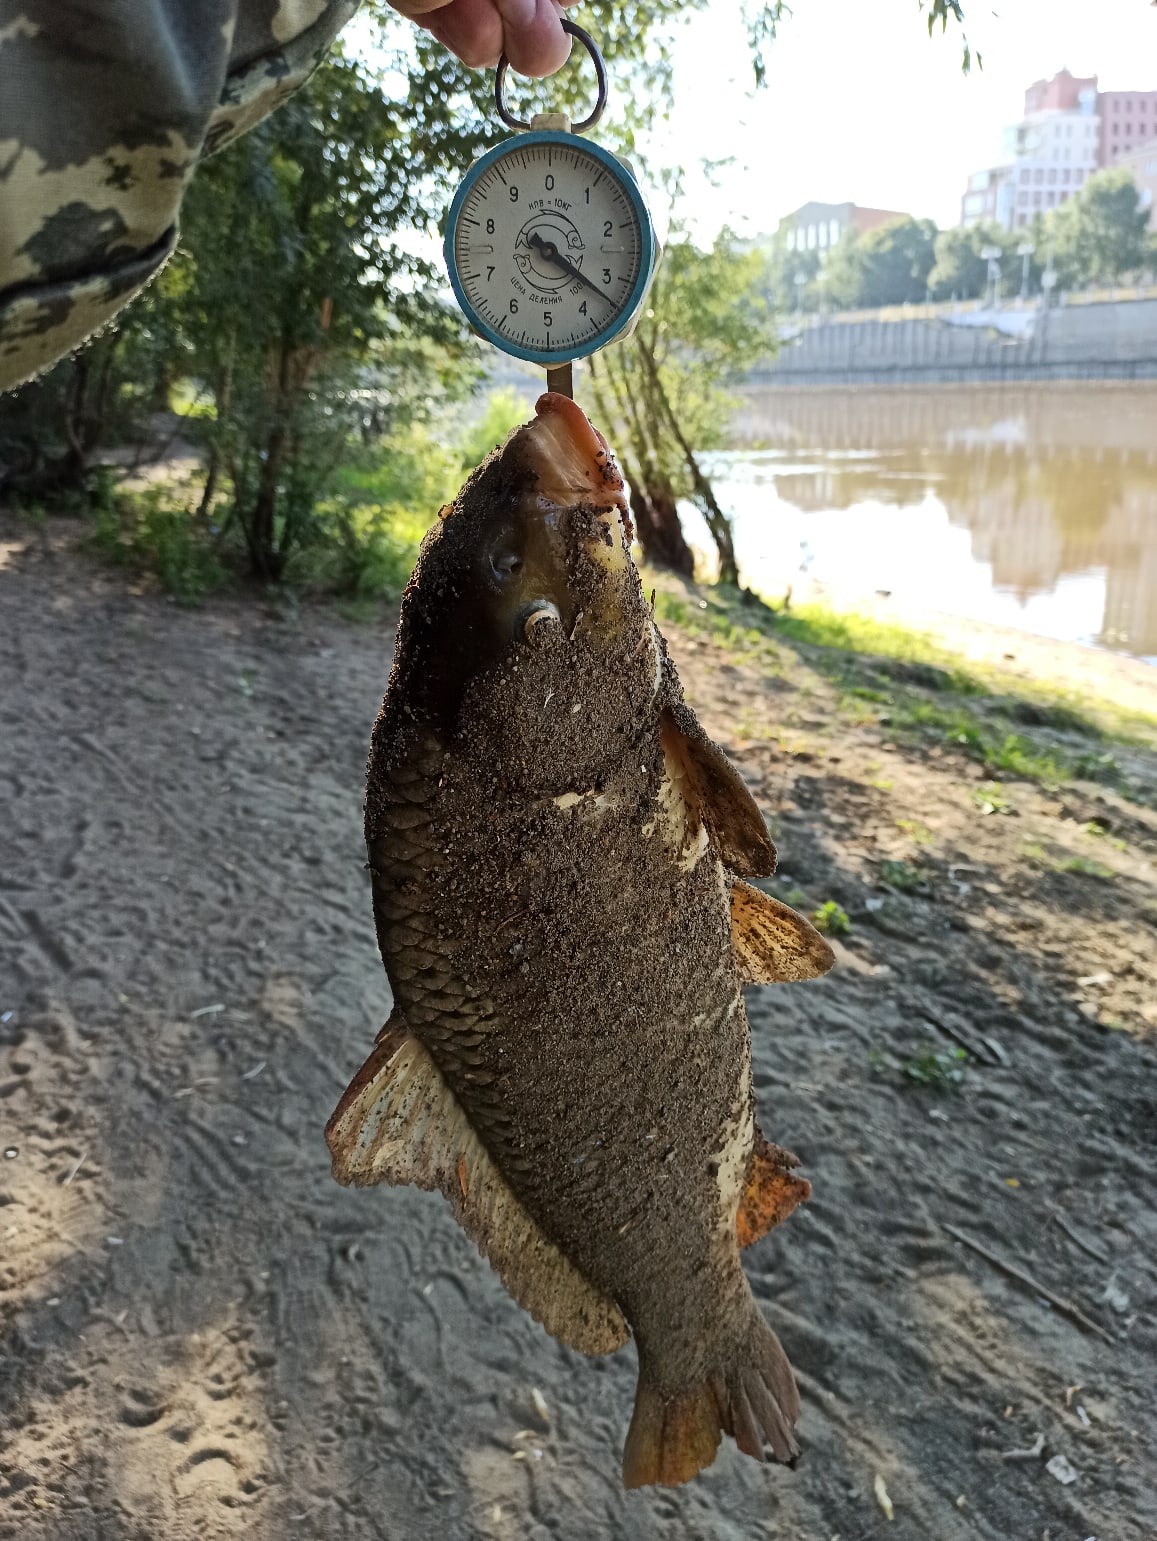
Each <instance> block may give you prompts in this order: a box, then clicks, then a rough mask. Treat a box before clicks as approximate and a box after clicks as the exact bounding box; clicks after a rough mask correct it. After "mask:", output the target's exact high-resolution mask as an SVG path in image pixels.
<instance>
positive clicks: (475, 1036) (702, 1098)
mask: <svg viewBox="0 0 1157 1541" xmlns="http://www.w3.org/2000/svg"><path fill="white" fill-rule="evenodd" d="M631 538H632V530H631V524H630V515H629V509H628V503H627V499H626V494H625V489H624V484H623V480H622V477H621V476H620V474H619V471H618V469H617V467H616V465H615V462H614V458H613V456H612V454H611V452H610V450H609V448H608V445H607V442H606V440H605V439H604V438H603V436H602V435H601V434H600V433H599V432H598V431H597V430H596V429H595V428H594V427H593V426H592V424H591V423H590V422H589V420H588V419H587V417H586V416H585V414H584V413H583V411H582V410H581V408H580V407H578V406H577V405H576V404H575V403H574V402H573V401H571V400H570V399H569V398H568V397H566V396H562V395H559V394H556V393H551V392H548V393H547V394H546V395H544V396H542V397H541V398H540V399H539V401H538V403H537V405H536V409H535V416H534V418H533V420H532V421H531V422H529V423H527V424H525V425H523V426H522V427H519V428H517V429H515V430H514V431H513V432H512V433H511V435H510V437H509V438H508V439H507V440H506V442H505V443H504V444H503V445H502V446H501V447H500V448H498V449H497V450H495V452H494V453H493V454H492V455H491V456H490V457H489V458H488V459H487V460H485V461H484V462H483V464H482V465H481V466H480V467H479V468H478V469H477V470H476V471H475V472H474V473H473V474H472V475H471V476H470V478H469V479H468V480H467V482H466V483H465V485H464V486H463V488H462V490H461V492H460V493H459V495H458V497H457V498H456V499H455V501H454V502H453V503H452V504H451V505H449V506H448V507H447V508H444V509H443V510H442V512H441V515H440V517H439V518H438V520H437V521H436V523H435V525H434V527H433V528H432V529H431V530H430V532H429V533H428V534H427V535H426V537H425V539H424V541H423V543H422V546H421V550H420V553H419V558H418V562H417V565H416V567H415V570H414V573H413V576H412V578H411V580H410V583H409V585H408V587H407V589H406V591H405V594H404V596H403V599H402V605H401V612H400V618H399V623H398V632H397V639H396V645H395V651H394V660H393V665H392V669H391V672H390V676H389V681H388V685H387V690H386V694H385V699H384V701H383V703H382V709H381V712H380V714H379V716H378V718H377V721H376V723H375V724H374V728H373V734H372V739H371V747H370V754H369V761H368V768H367V780H366V803H365V830H366V843H367V850H368V856H369V862H368V865H369V870H370V874H371V878H372V892H373V909H374V918H375V923H376V928H377V936H378V942H379V946H380V950H381V955H382V959H383V961H384V964H385V968H386V973H387V976H388V978H389V983H390V987H391V991H392V995H393V1009H392V1011H391V1014H390V1017H389V1020H388V1021H387V1022H386V1024H385V1026H384V1027H383V1028H382V1030H381V1032H380V1033H379V1034H378V1037H377V1039H376V1041H375V1044H374V1047H373V1049H372V1052H371V1053H370V1054H369V1057H368V1058H367V1059H366V1061H365V1063H364V1064H363V1065H362V1067H361V1069H360V1070H358V1071H357V1073H356V1074H355V1076H354V1077H353V1080H352V1081H351V1082H350V1085H349V1087H348V1088H347V1090H346V1092H345V1094H344V1095H343V1097H342V1098H341V1100H340V1102H339V1104H338V1106H337V1109H336V1111H335V1112H334V1114H333V1117H332V1118H331V1119H330V1122H329V1124H328V1125H327V1128H326V1138H327V1142H328V1145H329V1150H330V1154H331V1157H332V1167H333V1173H334V1176H335V1177H336V1179H337V1181H338V1182H340V1183H343V1184H346V1185H352V1186H368V1185H372V1184H375V1183H380V1182H385V1183H390V1184H406V1183H409V1184H415V1185H417V1186H418V1187H420V1188H425V1189H429V1190H440V1191H441V1193H442V1194H443V1195H444V1196H445V1198H446V1199H447V1200H448V1201H449V1203H450V1206H451V1209H452V1211H453V1213H454V1215H455V1217H456V1219H457V1220H458V1222H459V1224H460V1225H461V1226H462V1227H463V1229H464V1230H465V1231H466V1233H467V1235H468V1236H470V1237H471V1238H472V1239H473V1241H474V1242H475V1243H476V1244H477V1246H478V1248H479V1250H480V1251H481V1252H482V1254H483V1255H484V1256H485V1257H486V1258H487V1259H488V1260H489V1262H490V1264H491V1266H492V1267H493V1268H494V1269H495V1270H496V1271H497V1273H498V1275H499V1276H500V1278H501V1280H502V1282H503V1283H504V1285H505V1286H506V1289H507V1290H508V1291H509V1293H510V1294H511V1295H512V1296H513V1298H514V1299H515V1300H516V1301H517V1302H518V1303H519V1304H520V1305H521V1306H522V1307H523V1308H525V1310H526V1311H528V1312H529V1313H530V1314H531V1316H532V1317H534V1318H535V1320H537V1321H538V1322H540V1323H541V1324H542V1326H543V1327H544V1328H545V1329H546V1330H547V1332H549V1333H551V1334H552V1335H553V1336H554V1337H556V1338H558V1339H560V1340H561V1341H562V1342H564V1343H567V1344H570V1345H571V1346H572V1347H574V1348H576V1349H578V1350H581V1351H582V1352H584V1353H587V1354H606V1353H612V1352H614V1351H615V1350H617V1349H619V1348H621V1347H622V1346H623V1345H624V1344H625V1343H626V1342H627V1341H628V1339H629V1338H631V1337H633V1338H634V1341H635V1346H636V1349H637V1354H638V1382H637V1388H636V1395H635V1403H634V1409H633V1412H632V1414H631V1418H630V1423H629V1427H628V1431H627V1435H626V1441H625V1445H624V1450H623V1459H622V1479H623V1483H624V1485H625V1486H626V1487H628V1488H631V1487H640V1486H644V1485H647V1484H652V1483H659V1484H664V1485H669V1486H673V1485H676V1484H678V1483H682V1482H685V1481H687V1480H688V1479H690V1478H691V1477H693V1476H694V1475H695V1473H696V1472H698V1471H700V1470H701V1469H702V1468H703V1467H705V1466H707V1465H709V1464H710V1463H711V1462H712V1461H713V1460H714V1459H715V1455H716V1451H717V1449H718V1447H719V1444H720V1442H721V1438H722V1435H723V1434H728V1435H730V1436H731V1437H732V1438H733V1439H734V1440H735V1442H736V1444H737V1445H738V1447H739V1449H740V1450H742V1451H744V1452H745V1453H746V1454H748V1455H750V1456H753V1457H755V1458H756V1459H760V1460H763V1459H766V1458H767V1455H768V1452H769V1451H770V1454H771V1456H772V1457H774V1459H775V1460H777V1461H780V1462H794V1460H795V1458H796V1456H797V1455H798V1453H799V1445H798V1443H797V1440H796V1437H795V1432H794V1430H795V1425H796V1421H797V1419H798V1417H799V1413H800V1402H799V1395H798V1391H797V1389H796V1384H795V1379H794V1376H793V1373H792V1369H791V1366H790V1364H789V1362H788V1359H787V1356H786V1354H785V1353H784V1350H783V1348H782V1346H781V1345H780V1343H779V1340H778V1338H777V1337H776V1336H775V1334H774V1333H773V1331H772V1330H771V1328H770V1327H769V1326H768V1324H767V1322H766V1321H765V1319H764V1317H763V1315H762V1313H761V1311H760V1309H759V1306H758V1305H757V1303H756V1301H755V1299H754V1297H753V1295H752V1293H751V1289H750V1286H749V1284H748V1281H747V1278H746V1275H745V1274H744V1271H743V1267H742V1264H741V1261H740V1248H741V1246H744V1245H749V1244H750V1243H752V1242H754V1241H755V1240H757V1239H758V1238H759V1237H761V1236H763V1235H764V1234H766V1232H767V1231H768V1230H769V1229H770V1228H771V1227H772V1226H773V1225H775V1224H778V1223H779V1222H780V1221H782V1220H783V1219H785V1218H786V1217H787V1215H788V1214H790V1213H791V1211H792V1210H793V1209H794V1208H795V1207H796V1205H797V1204H798V1203H800V1202H801V1201H802V1200H803V1199H805V1198H807V1197H808V1196H809V1194H810V1191H811V1189H810V1185H809V1184H808V1182H807V1181H806V1179H805V1178H803V1177H802V1176H801V1175H800V1174H799V1173H798V1172H797V1170H796V1168H797V1167H798V1164H799V1163H798V1162H797V1160H796V1158H795V1157H794V1156H792V1155H791V1154H790V1153H789V1152H787V1151H786V1150H784V1149H782V1148H781V1147H779V1146H777V1145H775V1144H773V1143H771V1142H770V1141H769V1140H767V1139H766V1138H765V1137H764V1135H763V1134H762V1132H761V1131H760V1129H759V1128H758V1127H757V1125H756V1123H755V1117H754V1112H755V1106H754V1096H753V1089H752V1079H751V1035H750V1030H749V1027H748V1022H747V1017H746V1014H745V1011H744V1004H743V993H742V990H743V985H744V984H746V983H751V982H757V981H758V982H768V983H770V982H773V981H793V980H804V979H812V978H816V977H818V976H819V975H821V974H824V973H826V971H827V970H828V969H829V968H830V967H831V965H832V962H833V955H832V951H831V948H830V947H829V945H828V943H827V942H826V941H825V939H824V938H823V937H822V936H821V935H820V934H819V933H818V932H817V931H816V929H815V928H814V927H813V926H812V925H811V923H810V922H809V921H808V920H806V919H805V918H804V917H803V916H801V915H799V914H797V913H796V912H795V911H794V910H792V909H790V908H789V907H788V906H787V905H785V904H782V903H780V902H779V901H778V900H776V899H775V898H773V897H771V896H770V895H768V894H766V893H765V892H763V891H762V890H761V889H760V888H759V887H758V886H756V885H755V884H754V883H753V882H751V881H749V880H750V879H758V878H760V877H765V876H767V875H768V874H770V873H771V872H772V871H773V870H774V867H775V862H776V851H775V846H774V844H773V842H772V840H771V837H770V835H769V833H768V828H767V825H766V822H765V820H764V819H763V817H762V815H761V814H760V811H759V809H758V807H757V805H756V803H755V801H754V800H753V798H752V796H751V793H750V792H749V790H748V788H747V786H746V784H745V783H744V781H743V779H742V777H741V776H740V775H739V774H738V772H737V771H736V769H735V768H734V766H733V765H732V764H731V763H730V761H729V760H728V759H727V758H726V756H725V755H724V753H723V751H722V750H721V749H720V748H719V747H718V746H717V745H716V744H715V743H714V742H713V741H712V740H711V739H710V738H709V737H708V736H707V734H706V733H705V732H704V730H703V728H702V727H701V726H700V724H699V722H698V720H697V719H696V717H695V716H694V714H693V712H692V711H691V709H690V708H689V707H688V705H687V704H686V702H685V700H684V698H683V691H682V688H681V686H680V683H679V678H678V674H677V672H676V669H675V665H674V663H673V662H672V659H671V656H670V653H669V650H668V648H667V646H666V643H665V641H664V639H663V637H662V635H661V633H660V632H659V629H658V627H657V625H656V622H655V615H654V601H653V596H652V598H651V599H650V600H648V599H647V597H646V596H645V594H644V591H643V586H642V582H641V578H640V574H639V571H638V569H637V567H636V565H635V562H634V560H633V558H632V555H631Z"/></svg>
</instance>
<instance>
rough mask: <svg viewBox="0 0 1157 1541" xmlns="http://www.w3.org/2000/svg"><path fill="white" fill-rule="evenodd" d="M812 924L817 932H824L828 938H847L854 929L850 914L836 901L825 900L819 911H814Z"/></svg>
mask: <svg viewBox="0 0 1157 1541" xmlns="http://www.w3.org/2000/svg"><path fill="white" fill-rule="evenodd" d="M812 924H813V925H814V926H815V928H816V930H817V931H823V932H825V933H826V934H827V935H828V936H846V935H847V934H848V932H849V931H850V930H851V929H852V923H851V921H850V920H849V919H848V912H847V911H846V910H845V909H842V908H841V906H840V905H838V904H837V903H836V901H835V900H834V899H827V900H825V901H824V903H823V904H821V905H820V907H819V909H818V910H813V911H812Z"/></svg>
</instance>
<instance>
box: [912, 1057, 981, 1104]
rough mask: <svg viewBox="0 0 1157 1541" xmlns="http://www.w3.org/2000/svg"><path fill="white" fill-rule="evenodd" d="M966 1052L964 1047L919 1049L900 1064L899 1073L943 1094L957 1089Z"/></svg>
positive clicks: (965, 1063)
mask: <svg viewBox="0 0 1157 1541" xmlns="http://www.w3.org/2000/svg"><path fill="white" fill-rule="evenodd" d="M967 1064H968V1054H967V1052H966V1051H965V1050H964V1049H943V1050H938V1049H921V1050H920V1052H919V1053H918V1054H913V1055H912V1056H911V1057H910V1058H909V1059H906V1060H904V1061H903V1062H902V1064H901V1065H900V1074H901V1075H903V1076H905V1077H906V1078H907V1079H908V1080H909V1081H915V1083H916V1085H917V1086H926V1087H928V1089H929V1090H930V1091H934V1092H938V1093H940V1094H941V1095H943V1094H944V1093H946V1092H954V1091H957V1090H958V1089H959V1087H960V1083H961V1082H962V1081H963V1079H964V1070H965V1067H966V1066H967Z"/></svg>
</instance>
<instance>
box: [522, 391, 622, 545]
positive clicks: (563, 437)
mask: <svg viewBox="0 0 1157 1541" xmlns="http://www.w3.org/2000/svg"><path fill="white" fill-rule="evenodd" d="M534 411H535V417H534V420H533V422H530V423H528V424H527V425H526V427H525V428H524V429H523V435H524V436H525V437H524V440H523V452H524V454H525V456H526V464H527V466H528V468H529V469H530V470H531V471H532V472H533V473H534V476H535V480H536V488H535V490H536V492H537V494H538V496H539V497H540V498H541V499H542V500H543V501H544V502H546V503H550V504H553V505H554V506H555V507H556V508H573V507H574V506H575V505H576V504H587V505H593V506H594V507H595V508H598V509H606V510H607V511H608V512H612V511H613V512H614V513H615V514H616V515H617V518H618V522H619V523H620V524H621V525H623V526H624V527H625V528H626V529H627V530H628V531H629V528H630V514H629V511H628V507H627V494H626V489H625V488H624V486H623V478H622V476H621V475H620V474H619V468H618V466H617V465H616V464H615V461H614V456H613V455H612V454H611V451H610V446H609V445H608V444H607V441H606V440H605V439H604V438H603V436H602V434H601V433H600V432H599V431H598V429H597V428H596V427H594V425H593V424H592V423H591V421H590V419H589V418H588V417H587V415H586V413H585V412H584V411H583V409H582V408H581V407H580V406H578V405H577V404H576V403H575V402H573V401H571V399H570V397H569V396H561V395H559V393H558V392H557V391H546V392H545V393H544V394H543V395H541V396H540V397H539V398H538V400H537V402H535V406H534Z"/></svg>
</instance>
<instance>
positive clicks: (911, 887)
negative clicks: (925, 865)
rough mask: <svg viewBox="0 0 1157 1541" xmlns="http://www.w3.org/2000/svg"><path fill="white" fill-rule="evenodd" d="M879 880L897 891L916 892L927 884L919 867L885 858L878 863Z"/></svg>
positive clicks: (904, 892) (903, 892)
mask: <svg viewBox="0 0 1157 1541" xmlns="http://www.w3.org/2000/svg"><path fill="white" fill-rule="evenodd" d="M880 881H881V883H884V884H886V885H887V887H889V888H894V889H896V890H897V891H898V892H899V893H902V894H910V893H918V892H919V891H920V890H921V889H923V888H926V887H927V886H928V880H927V879H926V878H925V876H924V874H923V872H922V871H921V870H920V868H919V867H914V866H913V865H912V864H911V863H910V862H906V861H894V860H891V859H885V860H884V861H882V862H881V863H880Z"/></svg>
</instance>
